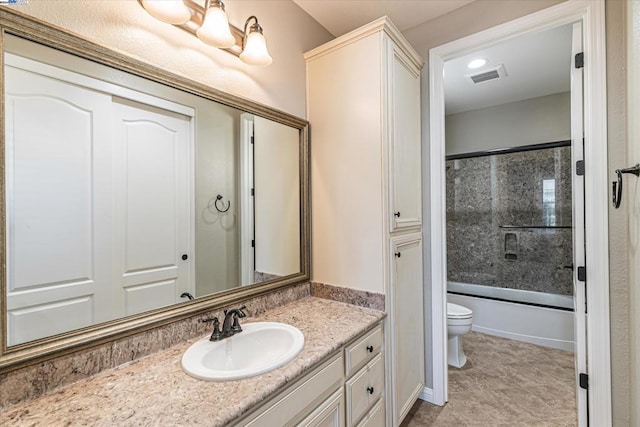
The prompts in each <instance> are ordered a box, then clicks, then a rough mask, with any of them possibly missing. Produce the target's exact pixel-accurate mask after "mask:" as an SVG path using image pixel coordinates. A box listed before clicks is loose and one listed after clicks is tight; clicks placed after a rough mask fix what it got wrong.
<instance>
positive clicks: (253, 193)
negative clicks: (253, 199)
mask: <svg viewBox="0 0 640 427" xmlns="http://www.w3.org/2000/svg"><path fill="white" fill-rule="evenodd" d="M251 195H252V196H255V195H256V190H255V188H252V189H251Z"/></svg>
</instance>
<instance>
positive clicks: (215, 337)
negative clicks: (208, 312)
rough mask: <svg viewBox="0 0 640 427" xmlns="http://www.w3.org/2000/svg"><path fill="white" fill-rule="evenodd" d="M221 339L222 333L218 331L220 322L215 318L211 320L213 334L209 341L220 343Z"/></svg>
mask: <svg viewBox="0 0 640 427" xmlns="http://www.w3.org/2000/svg"><path fill="white" fill-rule="evenodd" d="M222 338H223V336H222V332H221V331H220V321H219V320H218V318H217V317H214V318H213V332H212V333H211V336H210V337H209V341H220V340H221V339H222Z"/></svg>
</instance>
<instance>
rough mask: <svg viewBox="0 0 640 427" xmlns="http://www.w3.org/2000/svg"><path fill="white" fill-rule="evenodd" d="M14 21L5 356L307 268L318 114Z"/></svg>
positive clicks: (228, 295) (5, 29) (7, 116)
mask: <svg viewBox="0 0 640 427" xmlns="http://www.w3.org/2000/svg"><path fill="white" fill-rule="evenodd" d="M0 25H2V46H3V56H2V58H3V63H2V67H3V73H2V75H3V81H2V87H3V97H2V99H3V101H4V102H3V107H4V108H3V114H2V117H3V119H2V120H3V122H2V124H3V130H2V135H3V139H2V153H3V155H4V158H3V162H2V165H3V181H2V182H3V186H2V190H3V204H2V216H1V218H2V220H3V227H2V243H3V251H2V256H3V262H2V265H3V270H2V275H1V278H0V284H1V287H2V306H1V307H2V321H1V323H0V325H1V326H2V330H3V334H2V336H3V340H2V355H1V356H0V370H4V369H13V368H15V367H17V366H21V365H24V364H26V363H30V362H33V361H37V360H42V359H43V358H46V357H51V356H52V355H54V354H58V352H60V351H65V350H69V349H72V348H78V347H79V346H80V347H81V346H86V345H90V344H91V343H92V342H95V341H98V340H100V341H104V340H105V339H111V338H113V337H117V336H120V335H121V334H125V333H132V331H140V330H143V329H146V328H151V327H154V326H158V325H159V324H162V323H167V322H170V321H172V320H173V319H176V318H183V317H186V316H189V315H193V314H197V313H198V312H203V311H205V310H210V309H212V308H215V307H219V306H223V305H227V304H232V303H234V302H235V301H239V300H241V299H246V298H247V297H249V296H252V295H256V294H260V293H265V292H269V291H272V290H274V289H277V288H279V287H283V286H287V285H290V284H293V283H298V282H300V281H303V280H308V278H309V217H308V212H309V210H308V205H309V198H308V186H309V183H308V174H309V170H308V135H307V132H308V123H307V122H306V121H305V120H302V119H299V118H296V117H294V116H291V115H288V114H286V113H283V112H280V111H277V110H274V109H271V108H268V107H265V106H262V105H259V104H257V103H254V102H252V101H248V100H245V99H242V98H238V97H234V96H232V95H229V94H226V93H223V92H220V91H217V90H215V89H212V88H209V87H206V86H203V85H201V84H198V83H196V82H193V81H190V80H187V79H185V78H183V77H179V76H176V75H173V74H171V73H168V72H166V71H164V70H160V69H158V68H155V67H153V66H150V65H148V64H144V63H142V62H139V61H136V60H134V59H131V58H128V57H126V56H124V55H122V54H119V53H117V52H114V51H111V50H109V49H106V48H104V47H101V46H98V45H95V44H93V43H90V42H88V41H86V40H84V39H81V38H78V37H76V36H73V35H70V34H68V33H66V32H64V31H61V30H58V29H55V28H51V27H49V26H47V25H45V24H43V23H41V22H39V21H36V20H34V19H32V18H29V17H26V16H24V15H22V14H20V13H19V12H15V11H4V10H3V11H2V13H1V14H0Z"/></svg>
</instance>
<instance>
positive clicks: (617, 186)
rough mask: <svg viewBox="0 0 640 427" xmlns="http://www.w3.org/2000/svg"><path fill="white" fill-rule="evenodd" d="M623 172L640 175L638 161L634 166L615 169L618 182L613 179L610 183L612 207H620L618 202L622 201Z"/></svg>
mask: <svg viewBox="0 0 640 427" xmlns="http://www.w3.org/2000/svg"><path fill="white" fill-rule="evenodd" d="M623 173H630V174H633V175H635V176H640V163H637V164H636V165H635V166H631V167H630V168H624V169H616V175H618V182H615V181H613V183H612V187H613V207H614V208H616V209H618V208H619V207H620V203H621V202H622V174H623ZM616 190H617V191H616Z"/></svg>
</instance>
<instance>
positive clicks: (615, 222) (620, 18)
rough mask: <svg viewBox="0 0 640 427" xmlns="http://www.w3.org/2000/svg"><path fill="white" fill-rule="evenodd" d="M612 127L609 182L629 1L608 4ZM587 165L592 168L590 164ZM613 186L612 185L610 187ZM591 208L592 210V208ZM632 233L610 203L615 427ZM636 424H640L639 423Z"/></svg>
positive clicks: (625, 401) (623, 381)
mask: <svg viewBox="0 0 640 427" xmlns="http://www.w3.org/2000/svg"><path fill="white" fill-rule="evenodd" d="M605 4H606V10H605V13H606V25H607V44H606V48H607V126H608V156H609V159H608V161H609V179H610V181H613V179H614V176H615V174H614V172H613V171H614V170H615V169H617V168H621V167H625V166H627V163H628V161H627V154H626V143H625V140H626V97H627V96H626V89H627V88H626V84H625V82H626V77H625V11H624V9H625V1H623V0H606V2H605ZM587 167H588V166H587ZM609 188H610V187H609ZM587 208H588V207H587ZM629 237H630V236H629V229H628V225H627V215H626V214H625V212H624V210H623V209H618V210H616V209H613V207H612V206H611V205H609V263H610V264H609V286H610V309H611V364H612V395H613V396H612V397H613V408H612V409H613V425H614V426H628V425H633V424H630V421H629V412H630V408H631V407H632V406H637V402H636V403H635V404H634V405H631V402H633V401H632V400H630V399H629V367H630V365H629V273H628V263H627V261H628V256H627V255H628V248H629ZM635 425H637V424H635Z"/></svg>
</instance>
